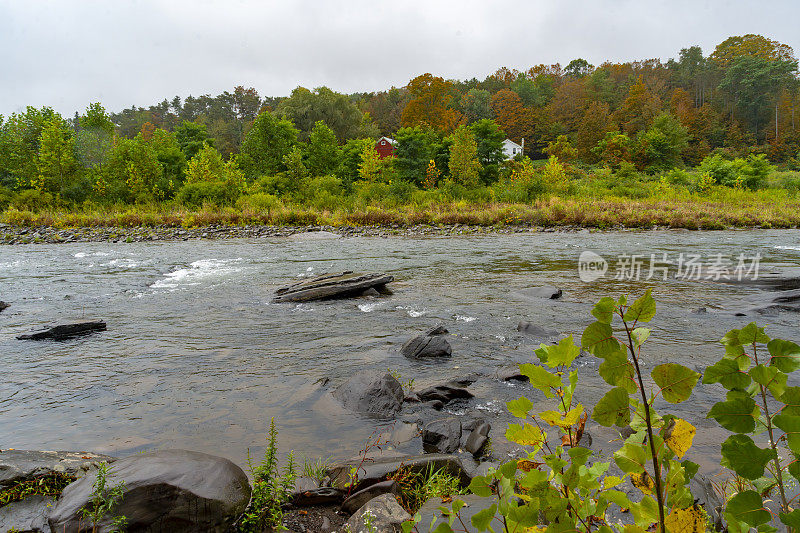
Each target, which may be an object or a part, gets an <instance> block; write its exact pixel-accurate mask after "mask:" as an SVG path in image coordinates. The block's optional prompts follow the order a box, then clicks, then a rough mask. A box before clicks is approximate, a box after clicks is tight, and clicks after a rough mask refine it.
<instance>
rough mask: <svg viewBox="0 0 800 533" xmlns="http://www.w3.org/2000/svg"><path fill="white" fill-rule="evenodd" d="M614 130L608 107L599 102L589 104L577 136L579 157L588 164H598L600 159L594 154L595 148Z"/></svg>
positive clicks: (576, 143)
mask: <svg viewBox="0 0 800 533" xmlns="http://www.w3.org/2000/svg"><path fill="white" fill-rule="evenodd" d="M612 129H613V126H612V122H611V114H610V113H609V111H608V105H606V104H603V103H599V102H592V103H591V104H589V107H588V108H587V109H586V113H584V115H583V119H582V120H581V121H580V123H579V125H578V131H577V133H576V136H575V147H576V148H577V149H578V155H579V156H580V157H581V158H582V159H583V160H584V161H586V162H587V163H595V162H597V161H598V157H597V155H596V154H595V153H594V152H593V148H594V147H595V146H597V143H599V142H600V141H601V140H602V139H603V137H605V135H606V132H608V131H610V130H612Z"/></svg>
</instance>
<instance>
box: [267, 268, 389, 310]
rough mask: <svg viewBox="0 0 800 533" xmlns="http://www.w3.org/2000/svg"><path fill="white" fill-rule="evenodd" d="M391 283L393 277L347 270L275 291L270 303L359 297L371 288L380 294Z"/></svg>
mask: <svg viewBox="0 0 800 533" xmlns="http://www.w3.org/2000/svg"><path fill="white" fill-rule="evenodd" d="M392 281H394V276H391V275H389V274H382V273H371V274H355V273H353V272H352V271H349V270H347V271H344V272H339V273H336V274H323V275H321V276H317V277H315V278H311V279H305V280H303V281H300V282H298V283H294V284H292V285H288V286H286V287H281V288H280V289H278V290H276V291H275V296H274V297H273V298H272V302H273V303H280V302H308V301H312V300H328V299H331V298H349V297H353V296H360V295H361V294H363V293H364V291H366V290H368V289H371V288H374V289H375V290H376V291H378V292H380V291H381V288H382V287H384V286H385V285H386V284H387V283H390V282H392Z"/></svg>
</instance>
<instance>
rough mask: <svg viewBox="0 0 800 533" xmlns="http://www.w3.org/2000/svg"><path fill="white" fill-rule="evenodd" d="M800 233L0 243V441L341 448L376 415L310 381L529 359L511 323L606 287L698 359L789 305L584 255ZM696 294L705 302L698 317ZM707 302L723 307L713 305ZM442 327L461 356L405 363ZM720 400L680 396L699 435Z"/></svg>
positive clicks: (498, 391) (587, 301)
mask: <svg viewBox="0 0 800 533" xmlns="http://www.w3.org/2000/svg"><path fill="white" fill-rule="evenodd" d="M797 238H798V232H796V231H747V232H745V231H731V232H712V233H692V232H685V231H657V232H623V233H591V232H578V233H535V234H520V235H489V236H468V237H455V238H427V239H422V238H420V239H413V238H366V237H365V238H353V239H339V240H325V241H314V240H306V241H304V240H282V239H267V240H252V241H249V240H231V241H218V242H208V241H188V242H178V243H132V244H110V243H109V244H69V245H31V246H17V247H5V248H2V249H1V250H0V297H1V298H2V299H3V300H5V301H9V302H11V303H12V306H11V307H10V308H9V309H7V310H6V311H5V312H3V313H2V314H0V328H2V330H1V331H2V335H0V361H1V362H2V368H3V379H2V380H1V381H0V448H6V447H14V448H38V449H48V448H49V449H91V450H95V451H106V452H111V453H116V454H123V453H129V452H134V451H138V450H143V449H150V448H158V447H180V448H190V449H195V450H200V451H206V452H210V453H217V454H221V455H225V456H227V457H230V458H231V459H233V460H235V461H237V462H239V463H242V462H243V460H244V457H245V455H246V451H247V449H248V448H252V449H253V450H254V451H257V450H258V449H259V448H260V447H261V446H262V444H263V441H264V432H265V429H266V427H267V425H268V424H269V419H270V418H271V417H273V416H274V417H275V418H276V422H277V423H278V426H279V428H280V445H281V447H282V448H283V449H284V450H288V449H290V448H294V449H295V450H301V451H302V452H304V453H306V454H308V455H309V456H313V455H334V456H338V457H344V456H350V455H352V454H353V453H354V451H355V450H356V449H357V448H358V447H359V444H360V443H362V442H363V441H364V439H366V438H367V437H368V436H369V435H370V433H371V432H372V431H373V429H374V426H375V422H374V421H372V420H364V419H361V418H360V417H358V416H356V415H353V414H351V413H348V412H345V411H343V410H341V409H339V408H338V406H336V405H335V403H334V402H332V401H331V400H330V398H329V396H327V395H326V394H325V389H324V388H320V386H319V385H318V384H315V382H316V381H317V380H319V379H320V378H323V377H328V378H330V380H331V381H330V386H336V385H338V384H339V383H341V382H343V381H344V380H345V379H346V378H347V377H348V376H350V375H352V374H353V373H354V372H356V371H358V370H361V369H363V368H376V369H385V368H392V369H393V370H397V371H399V373H400V374H401V375H402V376H403V377H404V378H406V379H408V378H414V379H415V384H416V385H417V386H418V387H419V386H424V385H427V384H430V383H433V382H434V381H436V380H438V379H443V378H447V377H450V376H452V375H456V374H466V373H469V372H479V373H484V374H489V375H490V374H492V373H493V372H494V371H495V369H496V368H497V367H499V366H502V365H508V364H513V363H518V362H523V361H528V360H530V359H531V356H532V349H533V347H532V346H531V345H530V342H529V341H527V340H526V339H525V338H524V337H522V336H521V335H520V334H519V333H517V331H516V325H517V323H518V322H519V321H520V320H528V321H532V322H534V323H536V324H540V325H543V326H547V327H551V328H555V329H557V330H559V331H562V332H564V333H575V334H579V333H580V331H582V329H583V327H585V325H586V324H588V323H589V322H590V317H589V313H588V312H589V309H590V306H591V303H592V302H594V301H596V300H597V299H599V298H600V297H601V296H604V295H606V294H609V293H610V294H612V295H613V294H619V293H621V292H626V293H639V292H641V291H643V290H644V289H645V288H647V287H652V288H653V289H654V294H655V296H656V298H657V300H658V302H659V314H658V316H657V318H656V320H655V321H654V322H653V325H654V328H655V331H654V335H653V341H652V344H651V346H650V349H649V352H648V355H647V358H646V361H645V366H652V365H655V364H658V363H660V362H664V361H676V362H682V363H684V364H687V365H688V366H692V367H698V368H699V367H703V366H706V365H707V364H709V362H710V361H712V360H714V359H715V358H717V357H718V356H719V353H720V352H719V349H718V348H717V346H716V345H715V343H714V340H715V339H718V338H719V337H720V336H721V335H722V334H723V333H724V332H725V331H727V330H728V329H730V328H733V327H740V326H741V325H743V324H744V323H746V322H748V321H750V320H754V319H758V320H759V321H760V322H761V323H764V324H767V325H769V328H770V329H769V331H771V332H772V333H773V335H775V336H783V337H786V338H790V339H793V340H795V341H797V340H798V331H797V325H798V316H797V315H795V314H791V313H786V314H781V315H778V316H774V317H760V318H746V317H735V316H733V312H734V311H737V310H740V309H744V308H745V307H747V305H749V304H748V303H747V302H748V301H749V300H751V299H753V298H757V297H758V296H759V294H762V293H763V291H764V290H765V289H764V287H759V286H752V285H748V284H724V283H715V282H711V281H685V280H675V279H671V280H668V281H661V282H656V281H651V282H647V281H641V282H631V281H615V280H605V281H599V282H595V283H592V284H584V283H582V282H581V281H580V280H579V278H578V274H577V258H578V255H579V254H580V252H581V251H583V250H585V249H589V250H594V251H596V252H598V253H601V254H602V255H604V256H606V257H610V256H616V255H617V254H622V253H627V254H631V253H638V254H643V255H645V256H646V257H649V255H650V254H651V253H658V254H661V253H669V254H679V253H681V252H684V253H688V252H694V253H702V254H703V255H704V256H708V255H710V254H716V253H722V254H726V255H729V256H732V255H736V254H739V253H743V252H744V253H748V254H754V253H760V254H761V256H762V270H768V271H769V270H772V271H781V270H784V269H788V268H790V267H797V266H798V264H800V250H798V248H800V247H798V246H797V244H796V243H797V241H798V239H797ZM336 270H357V271H386V272H390V273H392V274H394V275H395V277H396V278H397V281H396V282H395V283H394V284H393V289H394V291H395V294H394V295H393V296H391V297H390V298H389V299H374V298H365V299H359V300H350V301H337V302H314V303H306V304H300V305H298V304H277V305H273V304H270V303H269V302H270V298H271V294H272V292H273V291H274V290H275V288H276V287H278V286H279V285H281V284H284V283H286V282H289V281H291V280H294V279H296V278H298V277H302V276H308V275H316V274H319V273H322V272H325V271H336ZM539 284H550V285H556V286H558V287H561V288H562V289H564V298H563V299H562V300H561V301H549V300H542V301H532V300H529V299H524V298H521V297H518V296H515V294H514V293H515V292H516V291H518V290H519V289H522V288H525V287H529V286H532V285H539ZM700 306H704V307H706V308H708V309H709V310H710V311H711V312H709V313H707V314H702V315H701V314H692V313H691V312H690V311H691V309H693V308H696V307H700ZM717 310H718V311H717ZM95 317H97V318H103V319H105V320H106V321H107V322H108V331H106V332H104V333H101V334H97V335H93V336H90V337H85V338H82V339H75V340H72V341H68V342H63V343H53V342H40V343H35V342H23V341H17V340H15V339H14V336H15V335H17V334H19V333H22V332H26V331H28V330H29V329H33V328H36V327H39V326H44V325H48V324H53V323H59V322H65V321H71V320H78V319H82V318H95ZM439 322H441V323H444V324H445V325H446V326H447V328H448V329H449V330H450V332H451V337H450V341H451V344H452V345H453V357H452V358H451V359H449V360H447V361H443V362H440V361H426V362H419V361H409V360H406V359H405V358H403V357H402V356H400V355H398V354H397V352H396V349H397V347H398V346H399V345H400V344H402V342H404V341H405V340H406V339H407V338H408V337H410V336H412V335H414V334H416V333H417V332H419V331H421V330H423V329H426V328H428V327H430V326H431V325H434V324H436V323H439ZM580 365H582V367H583V368H582V370H581V385H580V391H579V393H578V394H579V396H581V401H582V402H584V404H592V403H593V402H594V401H595V400H596V399H597V398H598V397H599V396H600V395H601V394H602V393H603V392H604V390H605V389H606V386H605V384H604V383H602V381H600V380H599V378H597V377H596V361H594V360H593V359H585V360H582V361H581V362H580ZM473 388H474V392H475V393H476V394H477V396H478V398H477V399H476V401H475V404H474V405H473V406H471V407H470V408H471V409H474V410H475V412H480V413H483V414H484V416H504V415H503V402H504V401H506V400H508V399H510V398H512V397H515V396H518V395H520V394H524V393H525V394H530V395H531V396H532V397H534V398H535V395H533V394H531V393H530V390H529V389H528V388H526V386H519V387H511V386H506V385H505V384H498V383H497V382H494V381H492V380H483V381H479V382H478V383H476V384H475V385H474V387H473ZM718 397H719V391H718V390H717V389H716V388H714V387H701V388H698V390H697V392H696V393H695V395H694V396H693V400H692V401H691V402H688V403H691V405H686V406H678V411H679V412H687V411H689V412H693V413H694V414H693V415H691V416H693V419H694V420H697V421H698V422H699V424H700V431H699V432H698V437H697V439H696V443H697V445H698V449H699V450H701V451H702V450H703V449H704V448H705V449H708V450H711V449H713V448H714V447H718V444H719V442H720V440H721V439H720V438H719V435H718V434H717V433H716V431H717V430H715V429H713V426H712V425H707V426H706V424H705V423H704V422H702V417H701V416H698V414H699V413H702V412H703V411H705V410H707V409H708V408H709V406H710V405H711V404H713V403H714V402H715V401H716V400H717V399H718Z"/></svg>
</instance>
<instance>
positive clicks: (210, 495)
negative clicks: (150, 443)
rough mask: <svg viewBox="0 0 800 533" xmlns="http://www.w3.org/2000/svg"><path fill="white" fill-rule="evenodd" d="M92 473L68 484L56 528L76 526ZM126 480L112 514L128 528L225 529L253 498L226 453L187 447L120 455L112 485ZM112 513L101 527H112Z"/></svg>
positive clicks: (52, 516) (56, 511)
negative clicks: (226, 457) (128, 455)
mask: <svg viewBox="0 0 800 533" xmlns="http://www.w3.org/2000/svg"><path fill="white" fill-rule="evenodd" d="M94 481H95V480H94V477H93V476H91V475H89V476H84V477H83V478H81V479H79V480H78V481H76V482H74V483H72V484H70V485H68V486H67V488H65V489H64V492H63V493H62V494H61V497H60V498H59V500H58V503H57V504H56V506H55V507H54V508H52V509H50V512H49V514H48V520H49V523H50V527H51V528H52V529H53V531H58V532H61V531H66V532H74V531H78V529H79V528H80V526H81V519H80V515H79V511H80V509H81V508H83V507H84V506H85V505H86V504H87V503H88V501H89V499H90V498H91V494H92V485H93V483H94ZM121 481H124V483H125V486H124V495H123V498H122V500H121V502H120V503H119V505H118V506H117V508H116V509H115V511H114V516H125V517H126V519H127V529H128V531H170V532H189V531H223V530H226V529H228V528H229V527H230V526H231V525H232V524H233V523H234V521H235V520H236V519H237V518H238V517H239V515H241V513H242V512H243V511H244V510H245V508H246V507H247V504H248V502H249V501H250V484H249V483H248V481H247V476H246V475H245V473H244V472H243V471H242V469H241V468H239V467H238V466H236V465H235V464H233V463H232V462H231V461H229V460H227V459H223V458H222V457H215V456H213V455H208V454H205V453H199V452H191V451H185V450H160V451H156V452H150V453H145V454H141V455H133V456H130V457H126V458H124V459H120V460H118V461H117V462H116V463H115V464H114V466H113V468H112V470H111V473H110V475H109V477H108V483H109V485H115V484H117V483H119V482H121ZM112 518H113V517H109V518H107V519H105V520H103V521H102V523H101V524H99V526H100V527H99V528H98V531H99V532H101V533H102V532H105V531H109V526H110V520H111V519H112Z"/></svg>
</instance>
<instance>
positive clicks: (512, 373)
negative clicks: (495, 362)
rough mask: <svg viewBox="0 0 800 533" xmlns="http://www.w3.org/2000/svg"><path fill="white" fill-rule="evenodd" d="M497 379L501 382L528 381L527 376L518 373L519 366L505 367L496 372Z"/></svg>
mask: <svg viewBox="0 0 800 533" xmlns="http://www.w3.org/2000/svg"><path fill="white" fill-rule="evenodd" d="M497 378H498V379H500V380H501V381H530V379H529V378H528V376H525V375H523V374H522V372H520V369H519V365H514V366H507V367H503V368H500V369H498V370H497Z"/></svg>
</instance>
